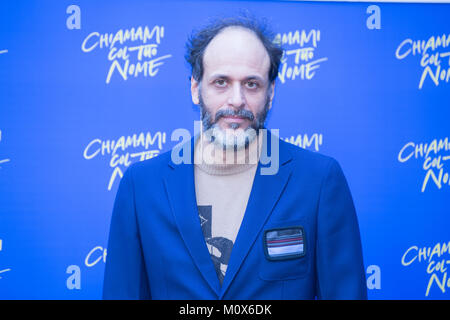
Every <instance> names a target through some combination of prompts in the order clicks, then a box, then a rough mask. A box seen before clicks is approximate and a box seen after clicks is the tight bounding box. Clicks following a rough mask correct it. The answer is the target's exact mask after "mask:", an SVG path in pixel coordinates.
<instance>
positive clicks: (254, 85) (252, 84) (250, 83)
mask: <svg viewBox="0 0 450 320" xmlns="http://www.w3.org/2000/svg"><path fill="white" fill-rule="evenodd" d="M246 86H247V88H249V89H256V88H258V83H256V82H254V81H248V82H247V84H246Z"/></svg>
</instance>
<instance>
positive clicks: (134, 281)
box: [103, 167, 150, 300]
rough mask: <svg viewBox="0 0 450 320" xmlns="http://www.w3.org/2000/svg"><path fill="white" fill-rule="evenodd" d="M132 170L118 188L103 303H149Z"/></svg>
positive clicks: (110, 233)
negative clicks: (116, 301) (136, 301)
mask: <svg viewBox="0 0 450 320" xmlns="http://www.w3.org/2000/svg"><path fill="white" fill-rule="evenodd" d="M131 169H132V167H130V168H129V169H128V170H127V171H126V172H125V174H124V176H123V178H122V180H121V181H120V184H119V189H118V191H117V195H116V199H115V202H114V209H113V213H112V218H111V225H110V231H109V239H108V249H107V257H106V266H105V276H104V283H103V299H106V300H115V299H123V300H126V299H150V290H149V284H148V280H147V279H148V278H147V274H146V270H145V264H144V259H143V254H142V247H141V241H140V236H139V230H138V226H137V217H136V207H135V199H134V187H133V179H132V172H131Z"/></svg>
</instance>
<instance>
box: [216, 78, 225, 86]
mask: <svg viewBox="0 0 450 320" xmlns="http://www.w3.org/2000/svg"><path fill="white" fill-rule="evenodd" d="M214 83H215V84H216V85H217V86H219V87H225V86H226V85H227V82H226V80H224V79H217V80H215V81H214Z"/></svg>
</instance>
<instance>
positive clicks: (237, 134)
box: [199, 91, 270, 151]
mask: <svg viewBox="0 0 450 320" xmlns="http://www.w3.org/2000/svg"><path fill="white" fill-rule="evenodd" d="M199 105H200V111H201V115H202V124H203V130H204V133H205V136H206V137H207V138H208V139H209V140H210V141H211V142H214V143H215V144H216V145H217V146H218V147H222V148H223V149H224V150H225V149H229V148H234V150H235V151H236V150H240V149H243V148H247V147H248V146H249V144H250V143H251V142H252V141H253V140H255V138H256V137H257V136H258V135H259V129H263V128H264V122H265V121H266V117H267V113H268V112H269V105H270V99H269V95H267V98H266V104H265V105H264V108H263V110H262V111H261V112H260V113H258V114H256V116H255V115H253V113H252V112H251V111H249V110H244V109H239V110H237V111H233V110H231V109H227V110H219V111H218V112H217V113H216V117H215V119H213V117H212V114H211V112H209V110H208V108H207V107H206V105H205V103H204V101H203V99H202V95H201V91H199ZM227 115H234V116H240V117H244V118H247V119H249V120H250V121H251V123H250V126H248V127H247V128H246V129H245V130H244V129H241V128H239V127H240V125H239V124H238V123H232V124H231V129H226V130H224V129H222V128H220V126H219V125H218V124H217V122H218V120H219V119H220V118H221V117H223V116H227Z"/></svg>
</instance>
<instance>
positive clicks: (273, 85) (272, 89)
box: [269, 80, 275, 109]
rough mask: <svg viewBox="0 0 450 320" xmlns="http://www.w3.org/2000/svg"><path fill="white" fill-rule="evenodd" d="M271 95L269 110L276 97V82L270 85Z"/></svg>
mask: <svg viewBox="0 0 450 320" xmlns="http://www.w3.org/2000/svg"><path fill="white" fill-rule="evenodd" d="M269 90H270V95H269V101H270V102H269V109H270V108H272V101H273V97H274V95H275V80H274V81H272V83H271V84H270V85H269Z"/></svg>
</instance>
